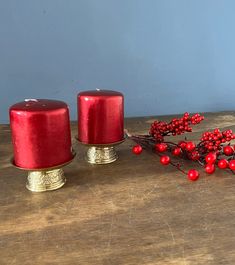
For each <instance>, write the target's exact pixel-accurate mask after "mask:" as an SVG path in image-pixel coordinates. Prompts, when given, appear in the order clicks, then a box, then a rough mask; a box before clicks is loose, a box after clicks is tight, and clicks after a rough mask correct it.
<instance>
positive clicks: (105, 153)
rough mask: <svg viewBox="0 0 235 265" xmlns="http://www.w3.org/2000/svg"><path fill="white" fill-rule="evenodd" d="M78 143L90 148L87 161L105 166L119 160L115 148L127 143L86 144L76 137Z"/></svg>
mask: <svg viewBox="0 0 235 265" xmlns="http://www.w3.org/2000/svg"><path fill="white" fill-rule="evenodd" d="M76 139H77V141H78V142H79V143H81V144H83V145H85V146H87V147H88V149H87V153H86V158H85V159H86V161H87V162H88V163H90V164H95V165H105V164H110V163H113V162H114V161H116V160H117V159H118V155H117V153H116V150H115V147H116V146H117V145H119V144H121V143H123V142H124V141H125V139H123V140H122V141H119V142H115V143H111V144H86V143H83V142H80V141H79V140H78V138H77V137H76Z"/></svg>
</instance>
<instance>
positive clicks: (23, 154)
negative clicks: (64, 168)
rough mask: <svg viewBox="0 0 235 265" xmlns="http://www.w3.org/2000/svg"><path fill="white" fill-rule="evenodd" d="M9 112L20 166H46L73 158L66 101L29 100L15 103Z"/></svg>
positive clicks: (37, 167)
mask: <svg viewBox="0 0 235 265" xmlns="http://www.w3.org/2000/svg"><path fill="white" fill-rule="evenodd" d="M9 114H10V123H11V130H12V142H13V147H14V164H15V165H16V166H18V167H21V168H27V169H42V168H43V169H44V168H50V167H55V166H59V165H61V164H64V163H67V162H68V161H70V160H71V159H72V152H71V133H70V121H69V110H68V106H67V105H66V103H64V102H62V101H56V100H47V99H38V100H35V99H31V100H25V101H23V102H19V103H17V104H15V105H13V106H12V107H11V108H10V110H9Z"/></svg>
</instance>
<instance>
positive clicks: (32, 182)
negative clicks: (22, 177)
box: [11, 151, 76, 192]
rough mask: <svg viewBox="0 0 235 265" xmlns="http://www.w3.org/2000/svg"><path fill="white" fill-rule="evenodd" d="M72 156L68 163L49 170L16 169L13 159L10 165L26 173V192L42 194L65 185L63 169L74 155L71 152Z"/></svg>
mask: <svg viewBox="0 0 235 265" xmlns="http://www.w3.org/2000/svg"><path fill="white" fill-rule="evenodd" d="M72 155H73V157H72V159H71V160H70V161H68V162H66V163H64V164H61V165H58V166H55V167H50V168H42V169H28V168H22V167H18V166H16V165H15V163H14V158H13V159H12V160H11V163H12V165H13V166H14V167H16V168H18V169H21V170H25V171H27V172H28V180H27V183H26V188H27V189H28V190H30V191H33V192H44V191H51V190H57V189H59V188H61V187H62V186H63V185H64V184H65V183H66V178H65V175H64V171H63V167H65V166H66V165H68V164H69V163H71V162H72V160H73V159H74V157H75V155H76V153H75V152H74V151H73V153H72Z"/></svg>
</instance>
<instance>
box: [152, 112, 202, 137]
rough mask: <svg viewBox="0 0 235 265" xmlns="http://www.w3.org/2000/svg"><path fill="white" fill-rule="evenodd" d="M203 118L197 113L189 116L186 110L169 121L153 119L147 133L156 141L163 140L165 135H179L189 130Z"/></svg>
mask: <svg viewBox="0 0 235 265" xmlns="http://www.w3.org/2000/svg"><path fill="white" fill-rule="evenodd" d="M203 119H204V117H203V116H201V115H200V114H199V113H196V114H195V115H193V116H190V115H189V113H188V112H186V113H184V115H183V117H181V118H174V119H172V120H171V122H170V123H167V122H164V121H155V122H153V123H152V124H151V128H150V132H149V134H150V135H151V136H152V137H154V138H155V139H156V141H157V142H163V141H164V136H166V135H180V134H183V133H184V132H191V131H192V127H190V125H195V124H198V123H200V122H201V121H202V120H203Z"/></svg>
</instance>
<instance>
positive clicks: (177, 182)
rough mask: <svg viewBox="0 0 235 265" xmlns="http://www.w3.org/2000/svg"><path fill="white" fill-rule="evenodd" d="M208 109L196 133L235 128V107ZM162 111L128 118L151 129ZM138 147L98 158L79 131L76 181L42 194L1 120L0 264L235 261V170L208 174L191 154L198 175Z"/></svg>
mask: <svg viewBox="0 0 235 265" xmlns="http://www.w3.org/2000/svg"><path fill="white" fill-rule="evenodd" d="M205 116H206V120H205V121H204V122H203V123H202V124H201V125H199V126H196V127H195V133H192V134H189V135H188V138H189V139H192V140H193V139H199V137H200V135H201V132H202V131H204V130H208V129H212V128H215V127H219V128H223V129H224V128H232V129H235V126H234V125H235V113H234V112H223V113H213V114H206V115H205ZM162 118H163V119H169V118H171V117H170V116H167V117H162ZM154 119H155V118H154V117H148V118H130V119H126V128H127V129H128V130H129V131H130V132H132V133H146V132H148V129H149V125H150V123H151V122H152V121H153V120H154ZM72 133H73V136H75V135H76V123H73V124H72ZM131 146H132V142H131V141H129V140H127V141H126V142H125V143H123V144H122V145H120V146H119V147H118V148H117V149H118V155H119V159H118V161H116V162H115V163H113V164H109V165H104V166H100V165H97V166H94V165H89V164H88V163H86V162H85V161H84V155H85V149H86V148H85V147H83V146H81V145H78V144H77V143H76V141H75V140H74V148H75V150H76V151H77V157H76V159H75V160H74V161H73V162H72V163H71V164H70V165H69V166H67V167H66V168H65V173H66V177H67V184H66V185H65V186H64V187H63V188H62V189H59V190H56V191H53V192H46V193H38V194H37V193H36V194H35V193H31V192H29V191H28V190H26V188H25V184H26V172H23V171H20V170H18V169H15V168H13V167H12V166H11V164H10V158H11V156H12V147H11V142H10V129H9V126H8V125H1V126H0V168H1V169H0V265H5V264H9V265H10V264H11V265H13V264H21V265H22V264H29V265H32V264H33V265H34V264H40V265H41V264H50V265H53V264H69V265H70V264H71V265H73V264H94V265H100V264H102V265H116V264H117V265H119V264H125V265H129V264H133V265H137V264H144V265H150V264H151V265H152V264H156V265H158V264H164V265H165V264H182V265H192V264H212V265H216V264H226V265H227V264H235V176H234V175H232V174H230V173H228V172H225V171H222V170H217V171H216V173H215V174H213V175H211V176H208V175H206V174H205V173H203V169H202V168H200V167H199V166H198V165H197V164H194V163H193V162H187V163H186V164H185V168H186V169H189V168H191V167H194V168H198V169H199V170H200V172H201V178H200V179H199V180H198V181H197V182H189V181H188V180H187V179H186V177H185V175H182V173H181V172H179V171H177V170H176V169H175V168H174V167H172V166H167V167H163V166H161V165H160V163H159V161H158V160H159V158H158V157H157V156H154V155H151V154H149V153H145V152H144V153H143V154H142V155H141V156H135V155H132V154H131V151H130V150H131Z"/></svg>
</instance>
